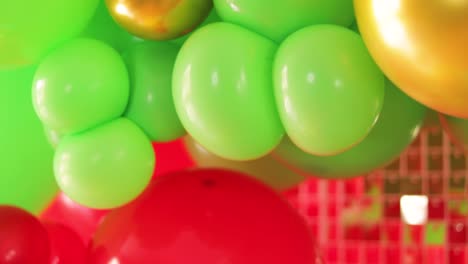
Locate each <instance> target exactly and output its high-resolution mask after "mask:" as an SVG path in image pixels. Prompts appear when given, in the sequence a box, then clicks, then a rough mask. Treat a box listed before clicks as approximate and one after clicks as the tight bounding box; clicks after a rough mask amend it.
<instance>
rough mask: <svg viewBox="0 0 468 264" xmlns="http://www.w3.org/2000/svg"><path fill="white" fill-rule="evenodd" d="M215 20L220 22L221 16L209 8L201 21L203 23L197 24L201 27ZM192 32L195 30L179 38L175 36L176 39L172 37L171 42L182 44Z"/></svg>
mask: <svg viewBox="0 0 468 264" xmlns="http://www.w3.org/2000/svg"><path fill="white" fill-rule="evenodd" d="M215 22H221V18H219V16H218V14H217V13H216V10H215V9H214V8H213V9H211V12H210V14H209V15H208V17H207V18H206V19H205V21H203V23H202V24H201V25H200V26H199V28H202V27H204V26H206V25H208V24H212V23H215ZM193 32H195V31H192V32H191V33H189V34H186V35H184V36H182V37H180V38H177V39H174V40H171V42H172V43H175V44H177V45H179V46H182V45H183V44H184V42H185V41H186V40H187V39H188V38H189V37H190V36H191V35H192V34H193Z"/></svg>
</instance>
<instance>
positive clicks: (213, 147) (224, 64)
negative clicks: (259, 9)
mask: <svg viewBox="0 0 468 264" xmlns="http://www.w3.org/2000/svg"><path fill="white" fill-rule="evenodd" d="M275 51H276V45H275V44H274V43H273V42H272V41H270V40H268V39H266V38H264V37H262V36H260V35H257V34H255V33H252V32H250V31H248V30H246V29H243V28H242V27H239V26H236V25H232V24H228V23H214V24H210V25H208V26H205V27H203V28H201V29H199V30H198V31H196V32H195V33H194V34H193V35H192V36H190V38H189V39H188V40H187V41H186V42H185V44H184V45H183V46H182V49H181V51H180V52H179V55H178V57H177V60H176V64H175V68H174V75H173V96H174V101H175V106H176V110H177V113H178V115H179V118H180V119H181V121H182V124H183V125H184V127H185V128H186V130H187V132H188V133H189V134H190V135H191V136H192V137H193V138H194V139H195V140H196V141H197V142H199V143H200V144H201V145H202V146H203V147H204V148H206V149H207V150H209V151H210V152H212V153H214V154H216V155H218V156H220V157H223V158H225V159H230V160H250V159H256V158H259V157H262V156H264V155H266V154H268V153H269V152H270V151H271V150H272V149H273V148H274V147H275V146H276V145H277V144H278V143H279V142H280V140H281V138H282V136H283V133H284V130H283V127H282V125H281V122H280V120H279V117H278V113H277V110H276V107H275V103H274V95H273V83H272V77H271V69H272V64H273V57H274V53H275Z"/></svg>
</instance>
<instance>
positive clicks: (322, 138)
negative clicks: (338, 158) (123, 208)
mask: <svg viewBox="0 0 468 264" xmlns="http://www.w3.org/2000/svg"><path fill="white" fill-rule="evenodd" d="M273 76H274V77H273V78H274V83H275V95H276V102H277V106H278V109H279V113H280V116H281V120H282V121H283V125H284V127H285V129H286V133H287V134H288V136H289V137H290V138H291V140H292V141H293V142H294V143H295V144H296V145H297V146H298V147H300V148H301V149H302V150H304V151H305V152H308V153H311V154H314V155H319V156H329V155H335V154H338V153H340V152H343V151H345V150H347V149H349V148H351V147H352V146H354V145H356V144H357V143H359V142H361V141H362V140H363V139H364V138H365V137H366V136H367V134H368V133H369V132H370V130H371V129H372V127H373V126H374V124H375V122H376V121H377V118H378V116H379V114H380V110H381V109H382V104H383V99H384V85H385V82H384V75H383V73H382V72H381V71H380V69H379V68H378V67H377V65H376V64H375V63H374V61H373V60H372V58H371V56H370V55H369V53H368V51H367V49H366V47H365V45H364V42H363V41H362V39H361V37H360V36H359V35H358V34H356V33H355V32H353V31H351V30H349V29H347V28H343V27H340V26H335V25H318V26H310V27H307V28H304V29H302V30H300V31H298V32H296V33H294V34H293V35H291V36H290V37H288V38H287V39H286V40H285V41H284V42H283V43H282V44H281V46H280V48H279V50H278V52H277V55H276V59H275V63H274V70H273Z"/></svg>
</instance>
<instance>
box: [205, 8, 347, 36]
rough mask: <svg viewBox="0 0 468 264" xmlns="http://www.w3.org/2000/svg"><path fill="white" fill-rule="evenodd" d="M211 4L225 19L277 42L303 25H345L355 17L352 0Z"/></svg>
mask: <svg viewBox="0 0 468 264" xmlns="http://www.w3.org/2000/svg"><path fill="white" fill-rule="evenodd" d="M214 5H215V8H216V10H217V12H218V14H219V16H220V17H221V18H222V19H223V20H224V21H226V22H231V23H234V24H239V25H241V26H244V27H246V28H248V29H250V30H253V31H255V32H257V33H259V34H262V35H264V36H266V37H268V38H270V39H272V40H274V41H276V42H278V43H280V42H281V41H283V40H284V39H285V38H286V37H287V36H288V35H290V34H292V33H293V32H295V31H297V30H299V29H301V28H303V27H306V26H310V25H316V24H336V25H341V26H345V27H347V26H349V25H351V23H352V22H353V20H354V9H353V0H214ZM330 43H332V42H330Z"/></svg>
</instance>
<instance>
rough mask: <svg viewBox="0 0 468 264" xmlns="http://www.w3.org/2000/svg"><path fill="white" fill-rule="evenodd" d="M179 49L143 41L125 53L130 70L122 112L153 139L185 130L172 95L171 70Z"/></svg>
mask: <svg viewBox="0 0 468 264" xmlns="http://www.w3.org/2000/svg"><path fill="white" fill-rule="evenodd" d="M178 52H179V47H178V46H176V45H175V44H172V43H166V42H144V43H141V44H137V45H134V46H133V47H132V48H131V49H130V50H129V51H128V52H126V54H125V55H124V59H125V61H126V62H127V67H128V70H129V74H130V101H129V104H128V107H127V111H126V113H125V116H126V117H128V118H129V119H130V120H132V121H133V122H135V123H136V124H137V125H139V126H140V127H141V128H142V129H143V131H145V132H146V134H147V135H148V136H149V138H150V139H151V140H153V141H158V142H165V141H171V140H174V139H177V138H179V137H181V136H183V135H184V134H185V129H184V127H183V126H182V124H181V123H180V121H179V117H178V116H177V113H176V110H175V106H174V100H173V99H172V70H173V69H174V63H175V60H176V57H177V53H178Z"/></svg>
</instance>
